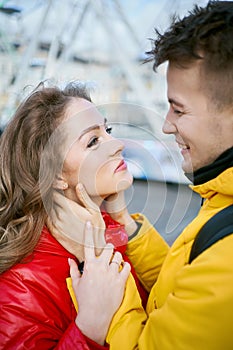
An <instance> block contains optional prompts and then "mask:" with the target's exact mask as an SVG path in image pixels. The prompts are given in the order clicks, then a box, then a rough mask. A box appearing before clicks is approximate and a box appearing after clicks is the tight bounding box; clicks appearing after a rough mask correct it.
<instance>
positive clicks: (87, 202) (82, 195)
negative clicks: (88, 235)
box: [76, 183, 99, 211]
mask: <svg viewBox="0 0 233 350" xmlns="http://www.w3.org/2000/svg"><path fill="white" fill-rule="evenodd" d="M76 194H77V196H78V198H79V199H80V201H81V202H82V204H83V205H84V207H85V208H86V209H88V210H98V211H99V208H98V206H97V205H96V204H95V203H94V202H92V200H91V198H90V197H89V195H88V193H87V191H86V189H85V187H84V186H83V185H82V184H81V183H79V184H77V186H76Z"/></svg>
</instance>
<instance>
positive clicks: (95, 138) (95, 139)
mask: <svg viewBox="0 0 233 350" xmlns="http://www.w3.org/2000/svg"><path fill="white" fill-rule="evenodd" d="M98 141H99V138H98V137H93V139H91V141H90V142H89V143H88V144H87V147H88V148H90V147H92V146H95V145H96V144H97V143H98Z"/></svg>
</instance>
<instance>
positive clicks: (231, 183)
mask: <svg viewBox="0 0 233 350" xmlns="http://www.w3.org/2000/svg"><path fill="white" fill-rule="evenodd" d="M190 187H191V188H192V190H193V191H195V192H197V193H199V194H200V195H201V196H202V197H203V198H210V197H212V196H213V195H215V194H216V193H220V194H224V195H227V196H233V167H231V168H229V169H227V170H225V171H223V172H222V173H221V174H220V175H219V176H217V177H216V178H215V179H212V180H210V181H207V182H206V183H204V184H201V185H196V186H190Z"/></svg>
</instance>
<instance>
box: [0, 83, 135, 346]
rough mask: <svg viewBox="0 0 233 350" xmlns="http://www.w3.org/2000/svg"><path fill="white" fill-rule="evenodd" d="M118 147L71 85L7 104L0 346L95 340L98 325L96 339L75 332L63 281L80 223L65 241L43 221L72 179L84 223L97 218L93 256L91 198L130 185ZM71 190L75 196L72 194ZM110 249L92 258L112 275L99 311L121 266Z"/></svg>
mask: <svg viewBox="0 0 233 350" xmlns="http://www.w3.org/2000/svg"><path fill="white" fill-rule="evenodd" d="M74 116H76V117H75V118H74ZM70 126H71V127H72V129H69V127H70ZM55 130H58V132H56V131H55ZM57 136H59V137H57ZM107 145H108V146H107ZM106 146H107V147H106ZM122 149H123V144H122V142H121V141H119V140H115V139H113V138H112V136H111V135H110V129H109V128H108V127H107V125H106V122H105V121H104V118H103V116H102V115H101V114H100V113H99V112H98V111H97V109H96V108H95V107H94V105H93V104H92V103H91V101H90V97H89V96H88V93H87V91H86V89H85V87H83V86H82V85H80V84H75V83H72V84H69V85H68V86H67V87H65V88H64V89H59V88H58V87H45V86H44V85H43V84H41V85H40V86H39V87H38V88H37V89H36V90H35V91H34V92H33V93H32V94H31V95H30V96H29V97H28V98H27V99H26V100H25V101H24V102H23V103H22V104H21V105H20V106H19V108H18V109H17V111H16V113H15V115H14V117H13V118H12V120H11V121H10V123H9V125H8V126H7V128H6V129H5V131H4V133H3V134H2V136H1V144H0V212H1V214H0V215H1V216H0V232H1V241H0V272H1V275H0V294H1V296H0V308H1V310H0V348H1V349H17V350H18V349H25V348H27V349H53V348H56V349H71V348H72V349H73V348H78V349H88V346H89V347H90V348H99V347H100V345H99V344H102V345H103V343H104V338H103V337H105V336H106V332H107V329H106V330H104V332H105V335H104V336H100V334H97V335H96V336H95V335H93V334H92V338H93V340H95V341H96V342H97V344H94V342H93V341H91V340H90V339H88V338H87V337H85V336H84V335H83V333H82V332H81V331H80V329H79V325H80V324H81V326H80V328H81V330H82V331H83V332H84V333H85V325H84V323H83V319H84V317H83V316H82V315H83V314H82V313H81V314H80V313H78V315H77V314H76V311H75V308H74V305H73V302H72V299H71V297H70V294H69V291H68V289H67V285H66V278H67V277H69V264H68V259H75V256H77V258H78V261H79V262H80V261H82V260H83V256H84V247H83V244H84V239H83V232H84V224H83V223H81V222H80V231H79V232H77V231H76V237H75V240H76V242H74V240H72V239H70V238H68V237H67V236H65V235H64V234H63V235H61V234H59V233H58V232H57V231H56V235H55V236H53V235H51V233H50V231H49V229H48V226H47V225H46V223H47V222H50V220H49V214H50V213H51V211H52V209H53V194H54V191H58V192H63V191H64V193H65V195H66V196H67V197H68V198H70V199H73V200H75V201H77V202H80V199H78V197H77V193H76V191H77V190H76V188H77V186H76V185H77V183H78V179H79V178H80V179H81V180H82V182H83V183H84V185H85V187H86V188H87V190H88V192H89V194H90V197H91V199H92V202H91V205H94V209H93V208H89V211H88V210H86V209H85V210H86V211H87V212H88V215H89V216H88V215H87V219H89V221H92V220H93V218H95V220H96V218H98V222H99V229H95V232H94V241H95V245H96V246H97V247H98V248H99V250H98V253H100V251H101V250H102V249H101V248H103V247H104V246H105V240H104V235H103V232H104V221H103V219H102V216H101V214H100V211H99V205H100V204H101V200H103V199H104V198H105V196H108V195H109V194H111V193H114V192H115V191H116V189H117V187H118V186H119V185H120V184H124V186H126V187H127V186H129V185H130V184H131V182H132V177H131V175H130V174H129V172H128V171H127V169H126V167H125V164H124V162H123V158H122V155H121V152H122ZM63 163H64V164H63ZM122 165H123V166H122ZM106 174H107V175H106ZM93 181H94V183H93ZM124 186H123V187H122V188H121V189H124V188H126V187H124ZM78 191H79V192H78V193H79V195H80V198H82V190H78ZM83 200H84V199H83ZM112 254H113V246H112V245H111V244H108V245H107V246H106V247H105V249H104V251H103V253H102V254H101V255H100V258H98V259H97V260H98V265H99V271H101V268H102V267H103V266H104V268H105V269H106V261H108V264H107V270H108V274H109V281H108V282H107V283H108V284H109V285H111V283H112V282H111V281H113V279H118V280H119V289H118V290H116V288H113V290H112V293H111V298H110V299H109V300H105V299H103V300H102V303H103V305H104V304H105V302H106V304H105V307H109V308H113V309H115V310H116V309H117V307H118V306H119V303H120V302H121V299H122V295H123V292H124V285H125V282H126V279H127V276H128V274H129V265H128V264H127V263H125V264H123V265H122V270H121V271H119V270H118V264H120V262H121V260H122V256H121V254H120V253H119V252H116V253H115V254H114V255H113V257H112ZM74 255H75V256H74ZM93 259H94V258H93ZM102 260H103V261H102ZM111 261H112V263H111ZM101 266H102V267H101ZM116 267H117V268H116ZM82 283H85V278H84V279H83V280H82ZM98 283H99V282H98V281H96V283H95V286H94V288H95V290H97V289H98ZM112 284H113V283H112ZM81 285H82V284H81ZM92 291H93V292H94V290H93V288H92ZM90 303H91V300H90ZM90 312H91V310H90ZM79 317H81V321H80V319H79ZM105 323H106V320H103V322H101V320H99V325H100V328H102V329H104V324H105ZM96 332H97V333H98V329H97V330H96Z"/></svg>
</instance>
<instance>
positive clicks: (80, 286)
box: [69, 223, 130, 345]
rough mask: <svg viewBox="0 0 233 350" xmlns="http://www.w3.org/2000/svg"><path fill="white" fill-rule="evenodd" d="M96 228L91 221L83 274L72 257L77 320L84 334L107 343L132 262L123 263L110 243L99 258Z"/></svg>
mask: <svg viewBox="0 0 233 350" xmlns="http://www.w3.org/2000/svg"><path fill="white" fill-rule="evenodd" d="M92 231H93V227H92V225H91V224H90V223H87V224H86V228H85V247H84V251H85V263H84V272H83V275H81V274H80V272H79V270H78V268H77V265H76V263H75V262H74V261H73V260H69V264H70V275H71V278H72V286H73V289H74V292H75V295H76V299H77V302H78V315H77V317H76V321H75V322H76V324H77V326H78V327H79V329H80V330H81V331H82V333H83V334H85V335H86V336H87V337H89V338H91V339H92V340H94V341H95V342H97V343H99V344H101V345H103V344H104V341H105V338H106V335H107V332H108V328H109V325H110V323H111V320H112V317H113V315H114V313H115V312H116V310H117V309H118V308H119V306H120V304H121V302H122V299H123V295H124V290H125V284H126V281H127V278H128V276H129V272H130V265H129V264H128V263H123V262H122V256H121V254H120V253H119V252H116V253H115V254H114V255H113V245H112V244H110V243H109V244H107V245H106V246H105V248H104V249H103V252H102V253H101V255H99V256H98V257H96V255H95V251H94V247H93V244H94V242H93V239H92V237H93V232H92ZM119 267H121V268H119Z"/></svg>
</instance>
